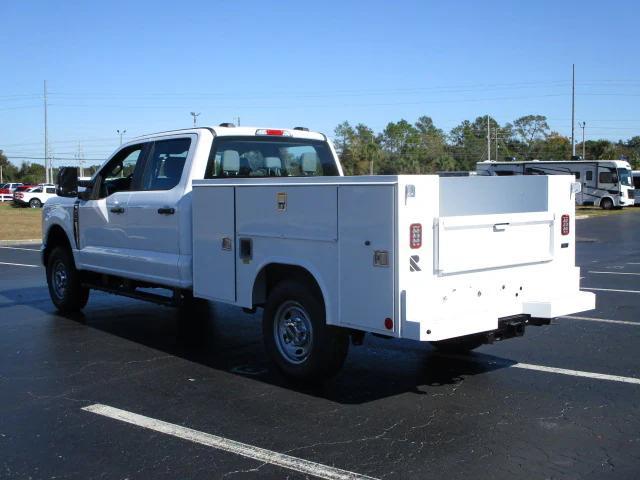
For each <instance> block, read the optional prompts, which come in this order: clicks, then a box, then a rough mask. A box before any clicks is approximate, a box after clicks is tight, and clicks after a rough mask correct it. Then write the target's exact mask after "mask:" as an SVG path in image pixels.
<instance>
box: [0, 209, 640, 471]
mask: <svg viewBox="0 0 640 480" xmlns="http://www.w3.org/2000/svg"><path fill="white" fill-rule="evenodd" d="M576 229H577V235H578V239H577V240H578V244H577V261H578V263H579V264H580V265H581V266H582V268H583V276H584V279H583V281H582V285H583V287H584V288H587V289H591V290H592V291H595V292H596V293H597V295H598V302H597V304H598V308H597V310H595V311H591V312H586V313H583V314H579V315H577V317H575V318H562V319H558V320H557V321H554V322H553V324H552V325H550V326H546V327H529V328H528V330H527V333H526V335H525V336H524V337H523V338H518V339H513V340H509V341H505V342H502V343H496V344H494V345H486V346H483V347H481V348H479V349H478V350H477V352H476V353H474V354H473V355H471V356H469V357H467V358H464V357H443V356H439V355H437V354H436V353H435V352H434V351H433V350H432V349H431V348H430V347H429V345H427V344H420V343H414V342H408V341H385V340H382V339H377V338H368V339H367V340H366V342H365V345H364V346H362V347H355V348H353V347H352V349H351V352H350V355H349V357H348V360H347V364H346V366H345V368H344V370H343V371H342V373H341V374H340V375H339V376H338V377H337V378H336V379H335V380H333V381H332V382H330V383H329V384H327V385H325V386H323V387H315V388H300V387H295V386H292V385H290V384H288V383H287V382H286V381H285V380H284V379H282V378H281V377H280V376H279V375H278V374H277V373H276V372H274V371H273V369H272V367H271V366H270V364H269V363H268V361H267V359H266V355H265V352H264V349H263V347H262V339H261V336H260V314H259V313H260V312H259V313H258V314H256V315H248V314H245V313H243V312H242V311H241V310H239V309H235V308H230V307H225V306H224V305H211V315H210V318H209V319H208V320H207V321H206V322H203V323H199V324H189V322H184V321H180V318H178V314H177V313H176V312H175V311H174V310H172V309H169V308H165V307H159V306H155V305H151V304H146V303H143V302H139V301H135V300H129V299H124V298H118V297H113V296H109V295H106V294H101V293H95V292H93V293H92V297H91V300H90V301H89V305H88V306H87V308H86V310H85V313H84V315H80V316H77V317H74V318H67V317H62V316H60V315H58V314H56V312H55V310H54V308H53V307H52V305H51V303H50V301H49V298H48V292H47V289H46V284H45V279H44V270H43V268H41V267H40V266H39V254H38V251H37V249H38V246H37V245H23V246H20V245H16V246H12V247H10V248H9V247H0V408H1V411H0V412H1V414H0V452H2V454H1V455H0V477H2V478H82V479H88V478H107V479H110V478H128V479H135V478H154V479H157V478H172V479H173V478H190V479H191V478H193V479H199V478H203V479H204V478H206V479H211V478H241V479H245V478H249V479H251V478H292V479H297V478H307V477H308V478H317V477H320V478H332V479H333V478H336V479H337V478H345V479H346V478H351V479H359V478H367V477H372V478H402V479H405V478H419V479H424V478H449V479H458V478H496V479H503V478H504V479H513V478H523V479H524V478H527V479H529V478H554V479H574V478H588V479H606V478H615V479H625V478H629V479H632V478H639V477H640V233H639V232H640V212H638V213H629V214H626V215H616V216H611V217H601V218H593V219H586V220H580V221H578V222H577V227H576ZM636 229H638V232H636Z"/></svg>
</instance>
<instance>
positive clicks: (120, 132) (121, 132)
mask: <svg viewBox="0 0 640 480" xmlns="http://www.w3.org/2000/svg"><path fill="white" fill-rule="evenodd" d="M116 132H117V133H118V135H120V145H122V136H123V135H124V134H125V133H127V130H126V129H125V130H122V131H121V130H116Z"/></svg>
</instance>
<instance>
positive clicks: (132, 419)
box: [82, 403, 375, 480]
mask: <svg viewBox="0 0 640 480" xmlns="http://www.w3.org/2000/svg"><path fill="white" fill-rule="evenodd" d="M82 410H85V411H87V412H91V413H96V414H98V415H102V416H104V417H109V418H113V419H114V420H120V421H121V422H125V423H130V424H132V425H137V426H139V427H143V428H148V429H149V430H153V431H156V432H160V433H165V434H167V435H172V436H174V437H178V438H182V439H183V440H188V441H190V442H194V443H199V444H201V445H206V446H207V447H213V448H217V449H218V450H224V451H225V452H229V453H234V454H236V455H241V456H243V457H247V458H251V459H253V460H257V461H259V462H263V463H270V464H272V465H277V466H279V467H283V468H287V469H289V470H294V471H296V472H300V473H302V474H305V475H312V476H314V477H318V478H326V479H329V480H375V479H374V478H373V477H368V476H366V475H361V474H359V473H355V472H350V471H348V470H342V469H339V468H335V467H330V466H328V465H322V464H321V463H315V462H311V461H309V460H303V459H302V458H297V457H292V456H290V455H285V454H284V453H278V452H274V451H271V450H266V449H264V448H260V447H254V446H253V445H248V444H246V443H241V442H236V441H235V440H229V439H227V438H224V437H219V436H217V435H211V434H210V433H205V432H200V431H198V430H193V429H191V428H187V427H182V426H180V425H175V424H173V423H169V422H163V421H162V420H156V419H155V418H151V417H145V416H144V415H138V414H137V413H132V412H128V411H126V410H121V409H119V408H114V407H110V406H108V405H101V404H99V403H96V404H94V405H89V406H88V407H84V408H83V409H82Z"/></svg>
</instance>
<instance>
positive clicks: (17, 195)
mask: <svg viewBox="0 0 640 480" xmlns="http://www.w3.org/2000/svg"><path fill="white" fill-rule="evenodd" d="M22 197H24V195H23V194H21V193H16V198H22Z"/></svg>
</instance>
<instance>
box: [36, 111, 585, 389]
mask: <svg viewBox="0 0 640 480" xmlns="http://www.w3.org/2000/svg"><path fill="white" fill-rule="evenodd" d="M58 184H59V190H58V194H59V195H60V196H59V197H56V198H53V199H51V200H49V201H48V202H47V203H46V204H45V207H44V215H43V235H44V239H43V247H42V257H43V263H44V265H45V266H46V269H47V281H48V284H49V291H50V294H51V298H52V300H53V303H54V304H55V305H56V306H57V308H58V309H60V310H61V311H73V310H78V309H81V308H83V307H84V306H85V304H86V303H87V300H88V297H89V291H90V290H91V289H99V290H103V291H108V292H111V293H116V294H121V295H126V296H130V297H135V298H141V299H145V300H152V301H155V302H159V303H164V304H170V305H177V306H180V305H182V306H189V305H192V304H194V303H195V302H196V301H198V299H205V300H213V301H217V302H224V303H228V304H231V305H236V306H239V307H243V308H244V309H248V310H250V311H254V310H255V309H256V308H258V307H261V308H264V313H263V335H264V341H265V345H266V348H267V351H268V353H269V354H270V356H271V358H272V359H273V361H274V362H275V363H276V365H277V366H278V367H279V368H280V370H281V371H282V372H284V373H285V374H286V375H288V376H290V377H293V378H297V379H318V378H325V377H328V376H330V375H333V374H335V373H336V372H337V371H338V370H339V368H340V367H341V366H342V364H343V362H344V359H345V357H346V354H347V350H348V346H349V340H350V339H351V341H352V342H353V343H354V344H358V343H361V342H362V337H363V336H364V334H365V333H367V332H369V333H374V334H378V335H383V336H386V337H396V338H407V339H413V340H419V341H429V342H432V344H433V345H435V346H436V347H437V348H440V349H444V350H454V351H468V350H471V349H473V348H475V347H477V346H479V345H481V344H482V343H486V342H491V341H493V340H501V339H504V338H509V337H513V336H520V335H522V334H523V333H524V328H525V326H526V325H528V324H535V325H539V324H545V323H548V322H549V320H550V319H551V318H554V317H557V316H561V315H567V314H572V313H576V312H580V311H584V310H590V309H593V308H594V307H595V296H594V295H593V294H592V293H587V292H581V291H580V288H579V282H580V272H579V268H577V267H576V266H575V255H574V253H575V228H574V226H575V224H574V220H575V215H574V212H575V193H576V191H577V188H576V185H575V184H574V178H573V177H572V176H568V175H567V176H564V175H562V176H561V175H557V176H519V177H475V176H471V177H447V178H439V177H438V176H435V175H419V176H409V175H398V176H366V177H344V176H342V169H341V167H340V163H339V162H338V159H337V156H336V154H335V151H334V149H333V146H332V145H331V143H330V142H329V141H328V140H327V138H326V137H325V136H324V135H322V134H319V133H314V132H309V131H307V130H306V129H300V128H296V129H290V130H280V129H261V128H250V127H242V128H240V127H234V126H233V125H230V124H223V125H221V126H219V127H213V128H194V129H187V130H178V131H171V132H164V133H158V134H154V135H149V136H145V137H140V138H138V139H135V140H133V141H131V142H129V143H127V144H125V145H123V146H122V147H121V148H120V149H119V150H118V151H116V152H115V153H114V154H113V156H112V157H111V158H110V159H109V160H107V162H106V163H105V164H104V165H103V166H102V168H101V169H100V170H99V171H98V172H97V173H96V175H94V177H93V178H92V179H91V181H90V182H88V183H87V184H86V185H85V187H84V188H83V187H78V185H77V171H76V170H75V169H63V170H62V171H61V174H60V176H59V180H58ZM78 190H82V191H80V192H79V193H77V191H78ZM150 289H157V290H156V291H157V292H158V293H150ZM152 291H153V290H152ZM163 292H167V293H163ZM185 312H186V313H185V314H191V315H193V314H196V313H194V310H191V309H187V310H186V311H185Z"/></svg>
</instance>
